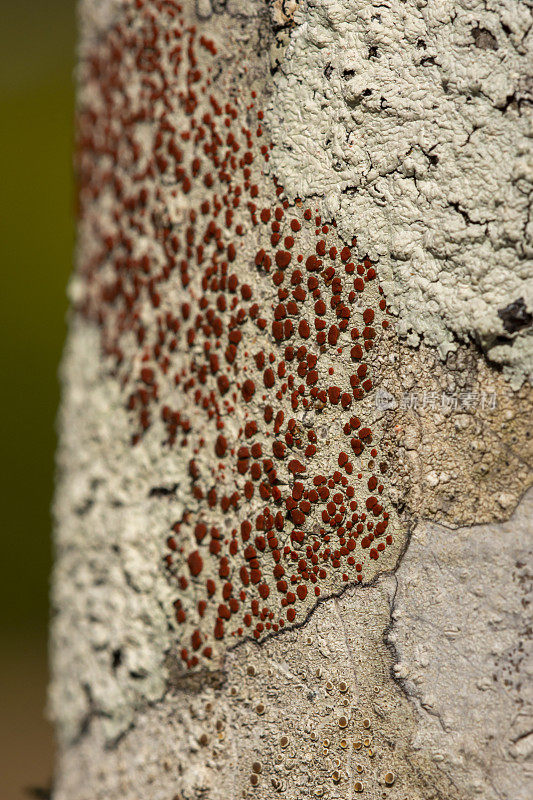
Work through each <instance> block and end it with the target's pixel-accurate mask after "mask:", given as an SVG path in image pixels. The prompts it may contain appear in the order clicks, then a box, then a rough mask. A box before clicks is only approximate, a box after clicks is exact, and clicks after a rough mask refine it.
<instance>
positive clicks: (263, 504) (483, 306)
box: [50, 0, 533, 800]
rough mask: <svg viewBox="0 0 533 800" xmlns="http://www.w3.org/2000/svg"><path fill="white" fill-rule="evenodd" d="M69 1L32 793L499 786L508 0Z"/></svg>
mask: <svg viewBox="0 0 533 800" xmlns="http://www.w3.org/2000/svg"><path fill="white" fill-rule="evenodd" d="M80 19H81V41H80V66H79V92H78V99H79V108H78V114H79V125H78V130H79V141H78V151H77V167H78V173H79V186H80V201H79V207H80V219H79V238H78V258H77V262H78V263H77V270H76V273H75V275H74V277H73V279H72V283H71V298H72V306H73V311H72V319H71V325H70V333H69V340H68V343H67V347H66V352H65V357H64V363H63V382H64V395H63V403H62V410H61V414H60V429H61V445H60V449H59V454H58V464H59V480H58V490H57V496H56V504H55V513H56V520H57V524H56V567H55V572H54V589H53V604H54V618H53V625H52V661H53V681H52V685H51V690H50V708H51V713H52V715H53V717H54V719H55V720H56V723H57V730H58V736H59V742H60V747H59V757H58V766H57V775H56V784H55V789H54V797H55V798H56V800H84V799H85V798H87V800H95V798H106V800H113V799H114V798H121V799H122V798H131V799H132V800H134V799H136V798H141V797H142V798H154V800H155V798H157V799H159V798H161V799H162V800H163V799H164V800H166V799H167V798H168V800H182V799H183V800H193V799H194V798H207V799H208V800H211V799H212V800H217V798H221V800H222V798H224V800H227V798H241V797H257V798H264V799H265V800H267V798H268V799H269V800H270V798H272V797H275V796H281V797H286V798H288V799H289V800H292V799H293V798H294V800H297V799H298V800H299V798H304V797H327V798H331V799H332V800H341V798H342V800H345V798H346V800H347V799H348V798H352V797H354V796H355V795H357V794H359V793H361V794H362V796H364V797H368V798H370V800H378V798H390V799H391V800H405V799H406V798H409V800H430V799H431V798H435V800H437V798H438V799H440V798H447V799H448V798H454V799H455V798H457V799H458V800H459V799H460V800H466V799H467V798H468V799H469V798H477V797H479V798H483V800H493V799H494V800H496V799H497V798H505V799H506V800H511V798H512V800H526V798H529V797H530V796H531V791H532V789H533V785H532V784H533V782H532V764H531V757H532V755H533V734H532V732H531V731H532V728H533V719H532V716H533V715H532V702H533V698H532V696H531V691H532V690H531V673H532V672H533V661H532V655H533V653H532V650H533V648H532V637H531V619H530V607H531V606H530V603H531V599H532V597H531V593H532V574H533V572H532V570H533V567H532V560H531V548H532V541H531V534H530V527H531V493H530V492H528V487H529V486H530V485H531V476H532V471H531V460H532V453H531V439H530V426H531V387H530V384H529V382H528V376H529V375H530V374H531V330H532V328H531V322H532V319H533V317H532V311H533V301H532V289H531V235H532V234H531V230H530V222H529V202H528V201H529V196H530V192H531V181H532V178H533V170H532V160H531V158H532V156H531V138H530V137H531V123H532V118H531V99H532V98H531V76H530V74H529V73H528V68H529V69H530V59H531V47H530V38H531V33H530V31H531V30H532V29H533V26H532V24H531V23H532V21H533V20H532V17H531V8H530V3H529V2H527V1H526V0H522V2H519V3H516V2H515V3H513V4H510V3H505V2H504V3H501V2H500V3H490V2H487V1H486V0H485V2H478V0H462V1H461V2H459V3H447V2H445V1H444V0H439V1H438V2H437V0H435V1H434V2H431V1H430V0H428V2H426V1H425V0H418V2H414V0H406V2H400V0H390V2H386V3H379V4H378V3H369V2H363V0H350V1H349V0H338V1H335V2H333V1H330V2H328V0H307V2H297V0H274V2H270V3H266V2H263V1H262V0H255V1H254V2H246V3H244V2H240V0H197V2H196V3H193V2H192V1H190V2H183V3H181V4H180V3H178V2H175V0H153V2H148V0H82V2H81V3H80ZM528 59H529V61H528ZM528 259H529V260H528Z"/></svg>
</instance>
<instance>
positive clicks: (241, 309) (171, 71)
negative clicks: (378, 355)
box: [77, 0, 393, 668]
mask: <svg viewBox="0 0 533 800" xmlns="http://www.w3.org/2000/svg"><path fill="white" fill-rule="evenodd" d="M187 13H189V15H190V16H191V15H192V12H187ZM207 25H208V23H205V26H207ZM205 26H204V23H202V26H201V27H198V26H195V25H193V24H192V16H191V18H190V19H187V18H186V16H185V12H184V11H182V10H181V9H180V6H179V5H178V4H177V3H175V2H171V1H170V0H167V1H166V2H163V1H161V2H156V3H146V4H144V5H143V4H142V3H141V4H140V5H139V6H138V8H137V7H135V8H131V10H130V11H129V12H126V15H125V17H124V19H122V21H120V22H117V23H116V25H115V26H114V28H112V30H111V31H110V32H109V33H108V35H107V37H105V38H104V39H102V40H101V41H99V42H96V43H93V44H92V46H91V47H92V49H91V50H90V52H88V53H86V54H85V56H84V58H83V60H82V70H83V73H84V75H83V81H82V85H83V86H84V87H85V88H84V89H83V90H82V92H81V95H80V119H79V125H78V130H79V135H78V156H77V162H78V173H79V200H80V202H79V207H80V217H81V218H80V251H81V252H82V253H83V258H82V261H81V263H80V266H79V277H80V279H81V284H82V286H83V291H82V293H81V295H82V299H81V301H80V303H79V311H80V312H81V313H82V314H83V315H84V316H85V317H86V318H88V319H89V320H92V321H94V322H95V323H96V324H98V325H99V326H100V328H101V333H102V347H103V351H104V353H105V355H106V356H107V358H108V363H109V365H110V369H112V370H113V371H114V373H115V374H116V375H117V376H118V379H119V381H120V385H121V387H122V391H123V395H124V406H125V409H126V410H127V413H128V414H129V415H130V418H131V424H132V445H133V446H141V447H142V446H143V443H144V442H145V441H146V442H148V441H150V442H151V446H153V447H162V448H165V449H167V450H168V449H170V450H172V451H173V452H175V454H176V464H177V465H183V466H184V468H183V470H182V474H181V478H180V491H179V495H180V500H181V503H182V504H183V506H184V507H186V508H187V512H186V513H184V514H183V516H182V517H181V518H180V519H178V520H177V521H175V523H174V524H173V525H172V530H171V531H166V532H163V536H164V538H165V541H166V550H165V552H164V553H162V564H163V565H164V569H165V570H166V574H167V576H168V580H169V581H170V582H171V584H172V586H174V587H175V590H176V596H177V599H176V601H175V603H174V609H173V617H174V620H175V626H176V635H177V637H178V638H179V641H180V648H181V652H182V658H183V662H184V664H185V665H187V666H189V667H191V668H192V667H194V666H196V665H197V664H198V663H206V660H207V662H209V661H212V660H213V659H214V658H215V656H217V655H218V654H220V653H221V652H222V651H223V648H224V647H226V646H227V645H228V644H229V643H232V642H235V641H237V640H239V638H241V637H242V636H252V637H254V638H255V639H261V638H262V637H264V636H265V635H267V634H268V633H269V632H275V631H278V630H280V629H281V628H283V627H284V626H286V624H287V623H294V624H298V623H299V622H302V621H303V620H304V619H305V618H306V616H307V614H308V612H309V610H310V609H311V608H312V607H313V604H314V603H315V602H316V600H317V598H318V597H325V596H327V595H328V593H330V592H333V591H338V590H339V588H340V587H341V586H342V585H344V584H345V583H346V581H348V580H353V581H364V580H365V579H366V577H367V575H369V576H370V577H371V576H372V575H374V574H375V569H376V567H375V565H374V566H373V562H375V561H377V560H378V559H379V558H382V554H383V552H384V551H385V550H386V548H387V547H390V545H392V543H393V537H392V535H391V534H390V531H388V530H387V529H388V526H389V513H388V511H387V509H386V499H385V497H384V495H383V493H382V492H383V486H382V485H381V484H379V482H378V480H377V478H376V475H375V473H376V472H377V471H378V467H377V466H376V467H375V468H374V466H373V465H374V461H373V459H375V458H376V457H377V456H378V451H379V443H378V442H376V437H375V436H373V432H372V429H371V427H370V425H369V424H365V421H364V419H363V416H364V413H365V412H364V409H365V408H368V404H367V406H365V405H364V402H365V400H366V399H367V396H368V394H369V393H370V392H372V391H373V388H372V387H373V380H372V370H373V361H372V348H373V346H374V343H375V342H376V340H377V339H378V338H379V337H380V336H383V335H384V333H383V330H384V323H385V322H386V321H387V320H386V319H385V317H386V315H387V313H388V312H387V304H386V302H385V301H384V298H383V297H382V296H381V295H382V293H381V292H380V291H378V288H379V287H378V284H377V280H376V271H375V268H374V266H373V265H372V264H371V262H370V261H369V260H368V259H364V260H363V262H359V261H358V260H357V253H356V251H355V244H354V243H352V244H351V245H350V246H349V245H347V244H346V242H344V241H342V240H341V239H340V237H339V235H338V234H337V231H336V226H335V223H334V221H323V220H321V219H320V216H319V215H318V214H317V209H316V208H313V207H311V206H309V205H305V203H303V202H302V201H297V202H296V203H295V204H294V205H290V204H289V202H288V201H287V200H284V199H282V198H283V188H282V186H280V185H279V184H278V183H277V181H276V179H275V178H273V177H272V176H270V175H269V174H268V171H267V167H266V165H267V161H268V151H269V149H270V148H269V146H268V143H266V142H265V140H266V134H267V130H266V127H265V126H264V122H262V124H261V126H259V125H258V124H257V120H258V119H261V120H262V117H263V115H262V112H261V110H260V109H259V108H258V107H257V105H256V99H255V96H254V95H253V93H252V91H251V90H250V91H248V90H247V89H246V79H245V78H243V73H242V70H241V64H242V63H243V62H244V61H245V59H244V57H241V54H240V52H239V47H240V45H239V44H238V43H237V44H236V43H233V44H231V43H230V44H228V42H226V41H224V42H222V45H223V47H224V50H225V53H224V59H221V58H219V56H218V45H217V38H216V37H217V35H219V34H218V32H213V31H211V32H209V31H208V30H207V27H205ZM232 48H233V49H232ZM230 56H231V57H230ZM235 87H238V88H239V92H237V91H235ZM358 405H359V407H361V409H362V410H361V411H358V412H357V413H358V414H359V415H360V417H361V419H360V418H359V417H358V416H355V415H354V407H358ZM371 448H372V450H371V458H372V462H369V455H368V454H369V452H370V449H371ZM370 463H371V464H372V466H369V464H370ZM377 463H378V464H379V474H380V475H383V474H384V473H386V470H387V465H386V463H385V462H383V461H381V462H377ZM369 570H370V573H369ZM371 570H374V571H373V572H372V571H371ZM193 653H194V655H193Z"/></svg>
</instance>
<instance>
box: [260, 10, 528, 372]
mask: <svg viewBox="0 0 533 800" xmlns="http://www.w3.org/2000/svg"><path fill="white" fill-rule="evenodd" d="M295 19H296V22H297V23H299V24H297V26H296V28H295V29H294V31H293V34H292V37H291V43H290V47H289V48H288V50H287V52H286V53H285V59H284V63H283V68H282V70H281V71H280V73H279V74H278V75H277V76H276V78H275V93H274V96H273V100H272V106H271V111H270V119H271V124H272V132H273V138H274V141H275V143H276V148H275V150H274V152H273V156H272V161H273V164H274V168H275V170H276V171H277V172H278V174H280V175H283V181H284V186H285V188H286V190H287V192H288V193H289V194H290V195H292V196H299V197H302V198H306V197H309V196H313V197H317V198H320V199H321V201H322V203H323V207H324V209H325V210H326V214H327V213H328V212H329V214H331V215H334V216H336V218H337V220H338V223H339V230H340V231H341V234H344V235H350V234H351V232H352V231H353V229H354V221H355V220H357V221H360V220H364V225H362V226H361V228H360V229H359V228H358V246H359V250H360V253H361V254H362V255H365V254H368V255H369V256H370V257H371V258H373V259H377V260H378V262H379V270H380V276H381V280H382V282H383V286H384V288H385V290H386V292H387V295H388V296H389V297H390V299H391V303H392V308H393V309H394V310H395V311H396V313H398V316H399V319H398V331H399V333H400V334H401V335H403V336H405V337H407V341H408V343H410V344H412V345H416V344H417V343H418V341H419V339H420V337H421V336H422V337H423V338H424V340H425V342H427V343H428V344H430V345H432V346H434V347H437V348H438V349H439V352H440V353H441V355H442V356H445V355H446V354H447V353H448V352H450V351H451V350H455V349H456V348H457V346H458V339H459V340H462V341H466V340H468V339H473V340H474V341H475V342H477V343H478V344H479V345H480V346H481V347H482V348H483V350H484V351H485V353H486V354H487V356H488V357H489V358H490V359H491V360H492V361H494V362H496V363H498V364H500V365H502V366H503V368H504V371H505V373H506V374H507V375H508V376H509V377H510V378H511V379H512V381H513V384H514V385H515V386H518V385H520V383H521V382H522V380H523V379H524V377H526V376H528V375H531V372H532V368H533V361H532V359H533V345H532V341H533V340H532V336H531V333H532V329H531V322H532V316H531V314H532V311H533V280H532V275H533V273H532V265H533V262H532V256H533V222H532V221H531V219H530V208H531V192H532V180H533V153H532V147H531V135H532V122H533V117H532V105H531V104H532V100H533V95H532V77H531V40H532V36H533V25H532V15H531V6H530V3H528V2H515V0H489V1H488V2H486V0H463V2H451V1H447V0H407V2H402V1H401V0H390V2H386V3H380V4H376V3H369V2H367V0H308V2H307V3H306V4H305V6H304V7H302V9H301V10H300V11H297V12H296V16H295Z"/></svg>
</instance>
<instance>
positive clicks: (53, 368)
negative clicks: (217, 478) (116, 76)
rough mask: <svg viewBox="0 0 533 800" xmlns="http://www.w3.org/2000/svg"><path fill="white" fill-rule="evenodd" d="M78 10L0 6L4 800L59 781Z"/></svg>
mask: <svg viewBox="0 0 533 800" xmlns="http://www.w3.org/2000/svg"><path fill="white" fill-rule="evenodd" d="M75 6H76V3H75V0H0V9H1V13H0V65H1V66H0V108H1V110H0V187H1V189H0V197H1V208H0V268H1V270H2V273H1V274H2V278H1V285H2V290H1V292H0V303H1V316H0V319H1V325H2V327H3V335H2V337H1V338H0V347H1V354H0V362H1V364H2V373H3V380H2V387H3V388H2V392H1V401H0V403H1V409H0V410H1V413H0V420H1V425H2V443H3V452H4V455H3V458H2V461H3V464H4V468H3V470H2V479H1V482H0V483H1V487H2V493H3V495H4V497H3V501H2V529H3V536H2V542H3V547H2V557H1V559H0V563H1V571H2V574H1V576H0V797H1V798H2V800H15V799H16V800H19V798H24V797H26V798H28V797H31V796H32V792H31V791H28V790H31V789H32V788H33V789H41V790H44V789H46V788H47V787H49V786H50V780H51V776H52V758H53V736H52V731H51V729H50V727H49V726H48V725H47V723H46V722H45V719H44V712H43V707H44V702H45V691H46V681H47V675H46V669H47V668H46V635H47V634H46V627H47V619H48V575H49V569H50V555H51V548H50V528H51V524H50V502H51V497H52V491H53V474H54V448H55V415H56V410H57V404H58V395H59V391H58V383H57V368H58V362H59V359H60V356H61V348H62V344H63V340H64V336H65V314H66V295H65V287H66V283H67V280H68V275H69V272H70V269H71V264H72V252H73V241H74V233H73V230H74V224H73V206H74V203H73V197H74V191H73V181H72V167H71V163H72V141H73V103H74V89H73V69H74V52H75V40H76V19H75ZM33 796H41V797H45V796H46V795H45V794H44V793H40V794H39V792H37V793H35V792H34V793H33Z"/></svg>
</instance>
